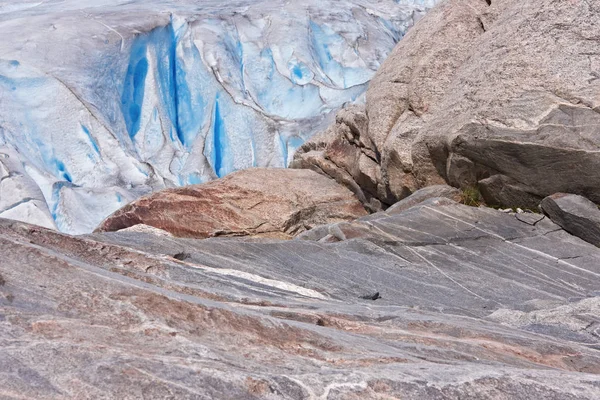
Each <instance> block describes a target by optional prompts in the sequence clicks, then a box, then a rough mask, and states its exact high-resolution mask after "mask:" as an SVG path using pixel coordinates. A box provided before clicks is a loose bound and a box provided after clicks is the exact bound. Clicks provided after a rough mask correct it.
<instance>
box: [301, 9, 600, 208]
mask: <svg viewBox="0 0 600 400" xmlns="http://www.w3.org/2000/svg"><path fill="white" fill-rule="evenodd" d="M599 25H600V3H598V2H592V1H579V0H574V1H553V0H506V1H486V0H445V1H442V2H441V3H440V4H439V5H438V6H436V7H435V8H434V9H433V10H432V11H431V12H430V13H429V14H427V15H426V16H425V17H424V18H423V19H422V20H420V21H419V22H418V23H417V24H416V25H415V27H414V28H413V29H412V30H411V31H409V33H408V34H407V35H406V37H405V38H404V39H403V40H402V41H401V42H400V43H399V44H398V45H397V47H396V48H395V50H394V51H393V52H392V54H391V55H390V57H389V58H388V59H387V60H386V62H385V63H384V64H383V65H382V67H381V68H380V70H379V71H378V73H377V75H376V77H375V78H374V79H373V80H372V82H371V84H370V87H369V90H368V93H367V104H366V109H364V110H356V109H353V110H349V111H348V112H349V113H353V114H355V115H357V117H356V118H354V119H353V118H352V117H351V116H349V115H348V112H346V113H345V114H344V115H340V116H339V117H338V120H337V122H336V124H335V125H334V126H332V127H331V128H330V129H329V130H328V131H327V133H326V134H325V136H329V137H330V138H329V139H325V138H323V136H321V137H320V139H319V140H320V142H319V143H320V144H321V147H320V148H319V150H318V154H317V153H315V152H312V153H311V151H310V149H312V148H314V147H315V146H314V143H312V142H309V143H307V144H306V145H305V146H303V147H302V148H301V149H300V150H299V151H298V153H297V154H296V156H295V162H294V164H293V165H294V166H296V167H307V166H310V165H313V166H314V165H318V164H319V163H324V162H325V161H327V160H332V159H334V157H333V156H332V154H333V152H334V148H339V147H344V146H345V147H348V148H352V147H353V148H354V149H355V150H354V153H353V152H352V150H350V149H346V150H345V154H359V153H360V154H361V155H364V156H365V157H369V154H370V155H371V158H370V159H371V160H374V162H375V163H376V166H372V167H370V168H368V169H365V171H372V172H370V173H369V176H370V178H371V181H370V182H369V184H368V187H367V186H365V185H364V183H363V182H364V181H365V179H364V178H361V180H359V179H357V177H358V176H357V174H356V173H352V171H351V173H348V174H346V175H344V179H345V182H344V183H345V184H346V185H347V186H348V187H352V186H353V185H354V186H359V187H360V190H362V191H363V192H364V191H367V192H369V193H370V194H371V196H372V197H374V198H376V199H377V200H379V201H380V202H381V203H382V204H383V205H384V206H385V205H390V204H393V203H394V202H396V201H397V200H399V199H401V198H403V197H406V196H407V195H409V194H410V193H412V192H414V191H415V190H416V189H418V188H421V187H424V186H428V185H433V184H440V183H449V184H451V185H453V186H458V187H469V186H476V185H479V186H481V189H482V192H485V196H486V200H489V201H490V202H491V203H499V204H498V205H501V206H521V207H529V208H530V207H532V205H534V204H535V203H536V202H537V200H539V199H541V198H543V197H545V196H548V195H551V194H553V193H556V192H568V193H576V194H582V195H585V196H586V197H588V198H589V199H591V200H592V201H595V202H600V185H598V182H600V58H599V57H598V55H597V48H598V26H599ZM365 117H366V118H367V121H366V122H365V121H364V118H365ZM356 119H358V120H360V121H361V122H360V124H358V123H352V121H354V120H356ZM348 131H350V132H352V137H351V138H349V137H348V135H347V134H346V133H347V132H348ZM357 137H358V138H359V139H357ZM329 143H335V146H333V145H330V144H329ZM373 155H374V156H373ZM340 165H341V164H340V163H339V162H333V163H332V165H330V166H329V167H330V168H329V169H321V171H320V172H322V173H325V174H328V175H330V176H332V177H335V178H336V179H338V178H337V177H336V174H338V175H339V174H340V173H341V172H340V171H344V170H345V169H344V167H343V166H340ZM331 171H334V172H333V173H332V172H331ZM495 176H500V178H493V177H495ZM490 178H491V180H490ZM338 180H339V179H338ZM374 188H377V190H376V191H375V190H374ZM354 191H355V192H358V191H359V190H357V189H354ZM370 201H371V202H372V200H370Z"/></svg>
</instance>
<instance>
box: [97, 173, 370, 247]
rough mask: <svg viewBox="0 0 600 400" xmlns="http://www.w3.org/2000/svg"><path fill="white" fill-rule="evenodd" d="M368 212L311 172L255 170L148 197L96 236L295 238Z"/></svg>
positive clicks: (348, 194) (127, 208)
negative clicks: (143, 228) (159, 233)
mask: <svg viewBox="0 0 600 400" xmlns="http://www.w3.org/2000/svg"><path fill="white" fill-rule="evenodd" d="M366 213H367V212H366V211H365V209H364V208H363V207H362V205H361V203H360V202H359V201H358V200H357V199H356V198H355V197H354V195H353V194H352V193H351V192H350V191H349V190H347V189H345V188H344V187H341V186H340V185H338V184H337V183H335V181H333V180H332V179H329V178H327V177H324V176H322V175H319V174H317V173H314V172H311V171H308V170H289V169H275V168H273V169H267V168H254V169H249V170H244V171H240V172H236V173H234V174H231V175H229V176H227V177H225V178H223V179H220V180H217V181H212V182H209V183H206V184H204V185H193V186H186V187H183V188H177V189H167V190H163V191H161V192H157V193H154V194H152V195H150V196H147V197H143V198H141V199H139V200H137V201H134V202H133V203H130V204H128V205H127V206H125V207H123V208H122V209H120V210H118V211H117V212H115V213H114V214H113V215H111V216H109V217H108V218H107V219H106V220H104V221H103V222H102V224H101V225H100V226H99V227H98V229H97V231H118V230H121V229H125V228H129V227H132V226H135V225H148V226H151V227H154V228H158V229H162V230H163V231H167V232H169V233H171V234H173V235H175V236H180V237H194V238H207V237H213V236H263V237H267V236H268V237H278V238H290V237H292V236H294V235H296V234H298V233H299V232H303V231H305V230H307V229H310V228H312V227H313V226H316V225H322V224H328V223H333V222H339V221H347V220H352V219H355V218H357V217H360V216H363V215H365V214H366Z"/></svg>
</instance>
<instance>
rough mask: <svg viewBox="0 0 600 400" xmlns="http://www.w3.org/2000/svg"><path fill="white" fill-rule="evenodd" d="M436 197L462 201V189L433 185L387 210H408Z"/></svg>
mask: <svg viewBox="0 0 600 400" xmlns="http://www.w3.org/2000/svg"><path fill="white" fill-rule="evenodd" d="M434 197H444V198H448V199H450V200H454V201H460V200H461V195H460V190H458V189H457V188H453V187H452V186H448V185H433V186H428V187H426V188H423V189H419V190H417V191H416V192H414V193H413V194H411V195H410V196H409V197H407V198H405V199H402V200H400V201H399V202H397V203H396V204H394V205H393V206H391V207H390V208H388V209H387V210H386V213H387V214H400V213H401V212H403V211H405V210H408V209H409V208H411V207H414V206H416V205H417V204H419V203H422V202H423V201H425V200H428V199H431V198H434Z"/></svg>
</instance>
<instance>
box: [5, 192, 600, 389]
mask: <svg viewBox="0 0 600 400" xmlns="http://www.w3.org/2000/svg"><path fill="white" fill-rule="evenodd" d="M443 200H445V201H443V202H442V201H440V200H439V199H430V200H428V201H426V202H424V203H421V204H420V205H418V206H416V207H413V208H411V209H409V210H407V211H405V212H403V213H400V214H397V215H387V216H384V217H383V218H380V219H377V220H374V221H356V222H352V223H339V224H334V225H332V226H337V227H338V229H339V230H340V231H341V232H343V233H344V234H345V236H347V237H348V238H347V239H340V241H338V242H337V243H329V244H327V243H319V242H317V241H310V240H291V241H290V240H286V241H280V240H269V239H264V238H263V239H252V240H248V239H246V240H240V239H237V238H211V239H207V240H197V239H182V238H174V237H165V236H159V235H157V234H155V233H154V231H149V230H147V229H146V230H141V231H131V230H121V231H119V232H110V233H96V234H93V235H90V236H85V237H72V236H67V235H63V234H60V233H57V232H54V231H51V230H46V229H43V228H40V227H35V226H31V225H26V224H23V223H19V222H14V221H8V220H0V253H1V255H2V262H1V263H0V276H1V279H0V397H2V398H22V397H25V398H36V399H46V398H48V399H49V398H52V399H57V398H58V399H66V398H77V399H80V398H101V397H104V398H132V399H137V398H168V397H172V398H190V399H191V398H194V399H196V398H201V399H232V398H236V399H237V398H240V399H258V398H266V399H280V398H281V399H312V398H322V399H340V398H344V399H345V398H359V399H381V398H386V397H387V398H390V397H391V398H433V399H435V398H444V399H448V398H449V399H455V398H456V399H458V398H469V399H496V398H502V397H505V398H524V399H527V398H545V399H561V400H562V399H594V400H595V399H597V398H599V397H600V386H598V384H597V383H598V376H599V374H600V367H599V366H600V352H599V351H598V349H597V342H598V336H597V335H598V327H599V326H600V321H598V318H597V316H595V315H594V312H595V310H597V307H598V304H599V303H598V298H599V297H600V293H599V292H598V288H599V287H600V269H599V268H600V267H599V265H600V250H599V249H597V248H596V247H594V246H592V245H590V244H588V243H586V242H584V241H582V240H580V239H578V238H576V237H573V236H570V235H569V234H567V233H566V232H565V231H563V230H562V229H560V228H559V227H558V226H557V225H555V224H554V223H552V222H551V221H550V220H549V219H548V218H544V219H542V220H540V221H539V222H537V223H536V224H535V225H531V224H529V223H525V222H522V221H520V220H518V219H517V218H516V217H515V216H513V215H507V214H503V213H501V212H498V211H495V210H491V209H485V208H472V207H466V206H463V205H458V204H455V203H452V201H451V200H448V199H443ZM182 255H185V257H183V256H182ZM376 292H379V293H380V296H381V298H377V299H376V300H373V299H372V298H373V294H374V293H376ZM367 295H371V296H372V297H371V299H367V298H365V297H366V296H367ZM562 315H564V316H566V317H568V318H562V317H561V316H562Z"/></svg>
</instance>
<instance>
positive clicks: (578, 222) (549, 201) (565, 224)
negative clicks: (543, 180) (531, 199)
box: [540, 193, 600, 247]
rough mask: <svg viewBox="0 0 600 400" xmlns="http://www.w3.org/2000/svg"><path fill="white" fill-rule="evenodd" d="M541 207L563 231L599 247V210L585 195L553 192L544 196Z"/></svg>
mask: <svg viewBox="0 0 600 400" xmlns="http://www.w3.org/2000/svg"><path fill="white" fill-rule="evenodd" d="M540 207H541V209H542V210H543V211H544V213H545V214H546V215H548V216H549V217H550V218H551V219H552V221H554V222H555V223H557V224H558V225H560V226H561V227H562V228H563V229H564V230H565V231H567V232H569V233H570V234H572V235H575V236H577V237H580V238H581V239H583V240H585V241H586V242H588V243H591V244H593V245H594V246H598V247H600V210H599V209H598V206H597V205H596V204H594V203H592V202H591V201H589V200H588V199H586V198H585V197H582V196H577V195H574V194H566V193H555V194H553V195H552V196H548V197H546V198H545V199H544V200H542V203H541V204H540Z"/></svg>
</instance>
